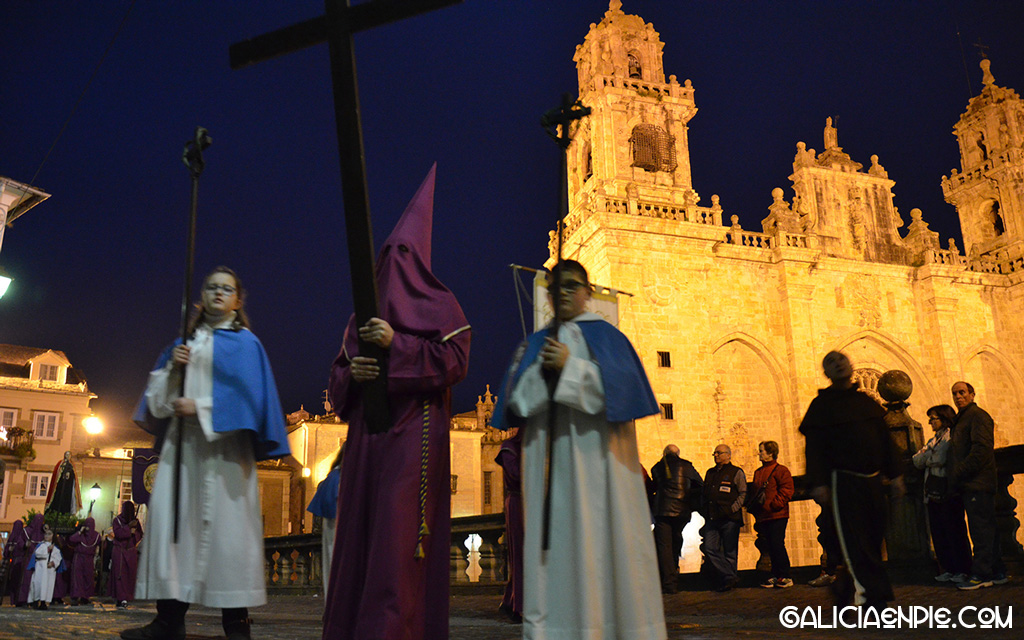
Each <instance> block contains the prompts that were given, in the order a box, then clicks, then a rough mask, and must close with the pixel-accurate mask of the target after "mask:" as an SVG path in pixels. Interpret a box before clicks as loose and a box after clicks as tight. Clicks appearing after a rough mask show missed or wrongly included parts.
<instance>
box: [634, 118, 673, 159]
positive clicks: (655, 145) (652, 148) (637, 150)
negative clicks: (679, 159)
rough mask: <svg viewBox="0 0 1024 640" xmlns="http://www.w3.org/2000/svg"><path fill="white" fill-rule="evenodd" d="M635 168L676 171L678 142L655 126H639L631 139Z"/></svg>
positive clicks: (635, 128)
mask: <svg viewBox="0 0 1024 640" xmlns="http://www.w3.org/2000/svg"><path fill="white" fill-rule="evenodd" d="M629 142H630V145H631V147H632V150H633V166H634V167H640V168H641V169H643V170H644V171H675V170H676V144H675V142H676V140H675V137H674V136H671V135H669V134H668V132H667V131H665V130H664V129H662V128H661V127H659V126H658V125H655V124H647V123H644V124H638V125H636V126H635V127H633V134H632V135H631V136H630V137H629Z"/></svg>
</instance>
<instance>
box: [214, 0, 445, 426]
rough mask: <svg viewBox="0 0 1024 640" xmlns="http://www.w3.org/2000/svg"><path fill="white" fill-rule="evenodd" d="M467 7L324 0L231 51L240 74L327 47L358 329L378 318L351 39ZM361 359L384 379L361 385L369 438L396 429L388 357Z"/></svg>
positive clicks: (437, 1) (365, 346) (401, 0)
mask: <svg viewBox="0 0 1024 640" xmlns="http://www.w3.org/2000/svg"><path fill="white" fill-rule="evenodd" d="M461 2H462V0H372V1H371V2H364V3H362V4H357V5H355V6H350V5H349V0H325V5H326V9H325V12H324V15H322V16H320V17H317V18H313V19H311V20H306V21H305V22H300V23H298V24H294V25H292V26H290V27H284V28H282V29H278V30H277V31H272V32H270V33H266V34H263V35H261V36H257V37H255V38H252V39H251V40H245V41H244V42H238V43H236V44H233V45H231V48H230V49H229V54H230V58H231V68H232V69H240V68H242V67H247V66H249V65H253V64H256V63H257V62H262V61H264V60H268V59H270V58H274V57H277V56H280V55H284V54H286V53H292V52H294V51H299V50H300V49H305V48H306V47H311V46H313V45H316V44H320V43H322V42H327V44H328V46H329V48H330V56H331V78H332V82H333V88H334V117H335V123H336V126H337V132H338V153H339V155H340V157H341V188H342V192H343V199H344V205H345V230H346V235H347V237H348V259H349V267H350V270H351V274H352V296H353V298H354V302H355V314H356V326H359V327H361V326H363V325H364V324H366V322H367V321H368V320H369V319H370V318H373V317H376V316H378V309H379V305H378V302H377V300H378V297H377V279H376V277H375V266H374V253H373V227H372V224H371V222H370V198H369V194H368V192H367V186H366V153H365V150H364V148H363V127H362V122H361V119H360V115H359V84H358V82H357V80H356V57H355V46H354V42H353V40H352V34H354V33H355V32H357V31H363V30H365V29H371V28H373V27H377V26H380V25H383V24H387V23H389V22H396V21H398V20H402V19H404V18H409V17H412V16H415V15H418V14H421V13H426V12H428V11H433V10H434V9H440V8H442V7H447V6H450V5H453V4H459V3H461ZM359 352H360V354H362V355H364V356H368V357H371V358H376V359H377V361H378V363H380V365H381V375H380V376H379V377H378V378H377V379H376V380H374V381H373V382H370V383H365V384H363V385H362V389H363V405H364V414H365V416H366V424H367V428H368V430H369V431H370V432H371V433H381V432H384V431H387V430H388V429H389V428H390V427H391V419H390V415H389V413H390V412H389V411H388V403H387V395H386V391H387V368H386V364H387V358H386V355H387V354H386V353H385V351H384V349H382V348H380V347H378V346H377V345H375V344H371V343H366V342H360V345H359Z"/></svg>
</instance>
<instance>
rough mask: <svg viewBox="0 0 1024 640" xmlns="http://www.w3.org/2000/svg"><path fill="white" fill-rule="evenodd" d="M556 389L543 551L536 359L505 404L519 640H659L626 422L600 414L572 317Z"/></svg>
mask: <svg viewBox="0 0 1024 640" xmlns="http://www.w3.org/2000/svg"><path fill="white" fill-rule="evenodd" d="M558 336H559V338H558V339H559V341H560V342H562V343H563V344H566V345H567V346H568V347H569V351H570V356H569V358H568V360H567V361H566V364H565V367H564V369H563V370H562V374H561V377H560V378H559V382H558V387H557V388H556V391H555V402H556V403H557V404H558V405H559V406H558V421H557V425H556V427H555V432H554V436H555V440H554V447H553V452H554V455H553V456H552V469H553V472H552V478H551V530H550V549H549V550H548V551H547V552H543V551H542V550H541V528H542V521H543V512H544V465H545V459H546V451H547V439H546V432H547V421H548V417H547V414H548V412H547V409H548V392H547V387H546V384H545V382H544V379H543V376H542V373H541V367H540V361H539V359H538V361H537V362H534V363H532V364H530V365H529V367H528V368H527V369H526V370H525V371H524V372H523V374H522V376H521V377H520V379H519V380H518V382H517V384H516V386H515V388H514V389H513V391H512V393H511V396H510V398H509V409H510V410H511V411H512V412H513V413H515V414H516V415H519V416H521V417H525V418H527V424H526V426H525V433H524V434H523V469H522V474H523V499H524V504H525V510H526V516H525V517H526V527H525V537H524V543H523V577H524V585H525V586H524V589H523V591H524V598H523V600H524V604H523V638H524V640H664V639H665V638H666V636H667V634H666V629H665V614H664V610H663V607H662V601H661V591H660V589H659V580H658V567H657V563H656V560H655V553H654V539H653V536H652V534H651V525H650V522H651V520H650V512H649V510H648V506H647V497H646V494H645V492H644V486H643V472H642V471H641V468H640V459H639V454H638V451H637V444H636V430H635V427H634V424H633V423H632V422H624V423H609V422H607V421H606V420H605V417H604V415H605V414H604V408H605V407H604V387H603V385H602V382H601V372H600V369H599V367H598V365H597V363H596V362H593V361H591V359H590V351H589V349H588V348H587V344H586V342H585V341H584V339H583V334H582V333H581V332H580V329H579V327H578V326H577V325H576V324H575V323H574V322H568V323H565V324H563V325H562V327H561V328H560V330H559V334H558Z"/></svg>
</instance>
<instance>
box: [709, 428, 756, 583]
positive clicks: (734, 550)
mask: <svg viewBox="0 0 1024 640" xmlns="http://www.w3.org/2000/svg"><path fill="white" fill-rule="evenodd" d="M713 455H714V456H715V466H713V467H711V468H710V469H708V472H707V473H705V474H704V499H703V503H704V514H703V515H704V526H703V527H702V528H701V530H700V535H701V536H702V538H703V542H701V545H700V550H701V552H703V553H704V562H705V569H707V570H708V571H709V574H710V576H711V580H712V583H713V584H714V588H715V590H716V591H728V590H730V589H732V588H733V587H735V586H736V583H737V582H738V576H737V572H736V560H737V557H738V555H739V546H740V527H741V526H742V525H743V501H744V500H745V499H746V497H747V476H746V475H745V474H744V473H743V469H740V468H739V467H736V466H734V465H733V464H732V449H730V448H729V447H728V446H726V445H724V444H720V445H718V446H717V447H715V451H714V453H713Z"/></svg>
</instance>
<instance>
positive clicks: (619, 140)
mask: <svg viewBox="0 0 1024 640" xmlns="http://www.w3.org/2000/svg"><path fill="white" fill-rule="evenodd" d="M664 46H665V45H664V43H662V41H661V39H660V37H659V35H658V32H657V31H655V30H654V26H653V25H651V24H650V23H645V22H644V20H643V18H641V17H640V16H635V15H627V14H625V13H623V11H622V2H620V1H619V0H611V2H610V3H609V7H608V11H607V12H606V13H605V14H604V19H602V20H601V23H600V24H591V25H590V31H589V33H587V36H586V38H585V39H584V42H583V44H581V45H579V46H577V47H576V55H575V56H574V58H573V59H574V60H575V62H576V69H577V71H578V74H579V84H580V100H581V101H582V102H583V104H584V105H586V106H588V107H590V108H591V109H592V112H591V115H590V117H589V118H585V119H584V120H583V121H582V122H581V124H580V127H579V129H578V130H577V131H576V132H575V137H574V142H573V144H572V146H571V147H570V149H569V165H568V166H569V194H570V195H569V198H570V200H569V210H570V211H571V212H579V213H580V214H582V216H583V217H585V216H587V214H588V213H589V212H593V211H612V212H616V213H631V214H633V215H644V214H643V213H641V212H638V211H637V208H638V207H639V206H640V205H639V204H638V203H639V202H640V201H646V202H652V201H653V202H658V203H662V204H664V205H665V208H664V216H659V217H672V218H677V217H678V219H683V218H684V214H683V210H684V208H685V207H687V206H689V207H691V208H692V207H693V206H695V205H696V203H697V202H698V201H699V197H698V196H697V193H696V192H695V191H694V190H693V186H692V182H691V178H690V155H689V148H688V141H687V123H688V122H689V121H690V118H692V117H693V116H694V114H695V113H697V107H696V106H695V105H694V102H693V88H692V86H691V85H690V81H689V80H687V81H686V82H685V83H684V84H683V85H680V84H679V82H678V81H676V77H675V76H669V79H668V82H665V71H664V69H663V67H662V48H663V47H664ZM648 215H649V214H648Z"/></svg>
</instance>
